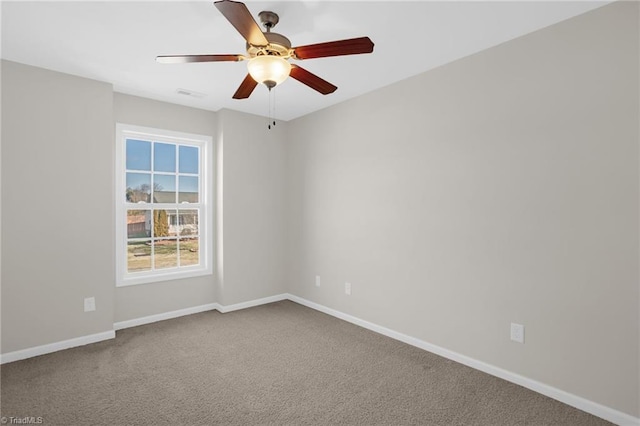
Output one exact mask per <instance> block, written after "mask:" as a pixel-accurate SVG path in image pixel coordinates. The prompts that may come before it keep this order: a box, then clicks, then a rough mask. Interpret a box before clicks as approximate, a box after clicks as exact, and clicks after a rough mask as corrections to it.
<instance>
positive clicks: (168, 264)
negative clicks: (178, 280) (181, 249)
mask: <svg viewBox="0 0 640 426" xmlns="http://www.w3.org/2000/svg"><path fill="white" fill-rule="evenodd" d="M153 250H154V258H153V261H154V265H155V268H156V269H166V268H175V267H177V266H178V242H177V241H176V240H175V239H170V240H155V241H154V242H153Z"/></svg>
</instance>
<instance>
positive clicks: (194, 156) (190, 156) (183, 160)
mask: <svg viewBox="0 0 640 426" xmlns="http://www.w3.org/2000/svg"><path fill="white" fill-rule="evenodd" d="M198 151H199V148H198V147H196V146H184V145H181V146H180V151H179V152H180V157H179V158H180V173H198V164H199V162H198V156H199V152H198Z"/></svg>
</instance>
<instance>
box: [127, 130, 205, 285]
mask: <svg viewBox="0 0 640 426" xmlns="http://www.w3.org/2000/svg"><path fill="white" fill-rule="evenodd" d="M212 143H213V141H212V138H211V137H209V136H201V135H191V134H184V133H176V132H170V131H166V130H159V129H151V128H145V127H138V126H130V125H125V124H118V125H117V128H116V146H117V148H116V238H117V243H116V257H117V258H116V272H117V280H118V281H117V285H118V286H125V285H132V284H143V283H150V282H155V281H165V280H171V279H177V278H186V277H193V276H198V275H205V274H211V273H212V264H213V249H212V247H213V241H212V239H213V232H212V229H213V224H212V220H211V219H212V218H211V216H212V211H213V209H212V207H211V203H212V199H213V194H212V187H213V182H212V176H213V173H212V172H213V170H212V158H211V157H212V152H213V147H212Z"/></svg>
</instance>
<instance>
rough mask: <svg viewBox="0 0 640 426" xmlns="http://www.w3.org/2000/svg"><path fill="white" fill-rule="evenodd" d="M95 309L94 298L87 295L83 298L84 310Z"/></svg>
mask: <svg viewBox="0 0 640 426" xmlns="http://www.w3.org/2000/svg"><path fill="white" fill-rule="evenodd" d="M95 310H96V298H95V297H87V298H85V299H84V311H85V312H91V311H95Z"/></svg>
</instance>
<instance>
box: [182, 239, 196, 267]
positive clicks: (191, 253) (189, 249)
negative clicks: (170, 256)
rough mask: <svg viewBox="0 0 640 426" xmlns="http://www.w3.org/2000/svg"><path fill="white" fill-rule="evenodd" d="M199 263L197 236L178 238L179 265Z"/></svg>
mask: <svg viewBox="0 0 640 426" xmlns="http://www.w3.org/2000/svg"><path fill="white" fill-rule="evenodd" d="M199 263H200V244H199V240H198V238H180V266H192V265H197V264H199Z"/></svg>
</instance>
